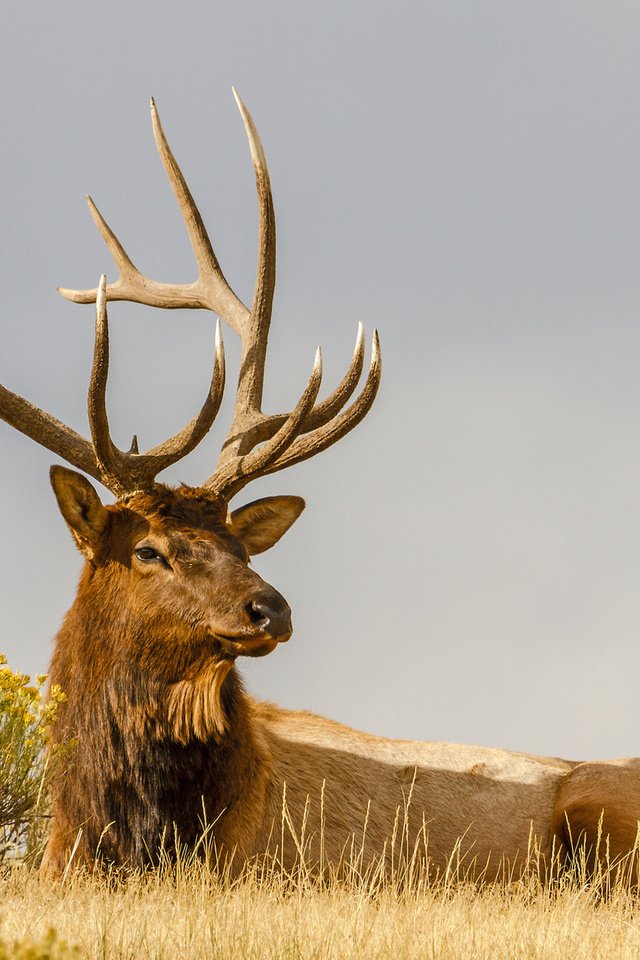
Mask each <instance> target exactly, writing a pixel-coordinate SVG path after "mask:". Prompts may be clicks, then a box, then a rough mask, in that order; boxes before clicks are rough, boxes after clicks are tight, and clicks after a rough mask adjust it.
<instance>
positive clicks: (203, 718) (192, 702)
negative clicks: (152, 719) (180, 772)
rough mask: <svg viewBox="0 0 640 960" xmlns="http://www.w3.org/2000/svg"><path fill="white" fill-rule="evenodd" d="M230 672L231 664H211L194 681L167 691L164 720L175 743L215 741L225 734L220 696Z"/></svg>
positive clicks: (211, 662) (175, 685) (177, 685)
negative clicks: (166, 721) (165, 716)
mask: <svg viewBox="0 0 640 960" xmlns="http://www.w3.org/2000/svg"><path fill="white" fill-rule="evenodd" d="M232 668H233V663H232V662H231V660H219V661H218V662H216V661H215V660H211V661H210V662H209V663H207V664H206V666H205V667H204V668H203V669H202V670H201V671H200V672H199V673H198V674H197V675H196V676H195V677H194V679H193V680H180V681H179V682H178V683H174V684H173V685H172V686H171V687H170V689H169V695H168V697H167V719H168V722H169V725H170V727H171V732H172V735H173V737H174V738H175V740H177V742H178V743H183V744H187V743H189V741H190V740H194V739H195V740H202V741H203V742H206V741H207V740H209V739H210V738H213V739H214V740H218V739H219V738H220V737H222V735H223V734H225V733H226V732H227V721H226V717H225V715H224V710H223V709H222V704H221V702H220V693H221V691H222V684H223V683H224V681H225V680H226V679H227V676H228V674H229V671H230V670H231V669H232Z"/></svg>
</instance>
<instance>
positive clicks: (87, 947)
mask: <svg viewBox="0 0 640 960" xmlns="http://www.w3.org/2000/svg"><path fill="white" fill-rule="evenodd" d="M69 957H82V958H84V957H91V958H96V960H97V958H101V960H116V958H117V960H125V958H127V960H134V958H135V960H144V958H154V960H160V958H166V960H176V958H202V960H204V958H220V960H223V958H224V960H227V958H229V960H231V958H234V960H244V958H252V960H258V958H260V960H261V958H273V960H275V958H278V960H279V958H285V960H289V958H291V960H294V958H295V960H302V958H304V960H306V958H310V960H311V958H318V960H320V958H323V960H324V958H327V960H343V958H344V960H347V958H349V960H365V958H366V960H368V958H372V960H373V958H397V960H410V958H422V957H424V958H439V960H440V958H441V960H453V958H456V960H457V958H465V960H466V958H473V960H476V958H477V960H485V958H486V960H502V958H504V960H516V958H538V957H558V958H561V960H578V958H580V960H582V958H584V960H587V958H589V960H593V958H609V957H611V958H619V960H625V958H632V957H633V958H637V957H640V905H639V904H638V899H637V896H635V895H633V894H629V893H628V892H626V891H625V890H624V889H622V888H618V887H616V886H615V885H614V887H613V889H611V890H610V891H609V892H608V895H607V896H602V894H601V891H600V889H599V888H598V886H597V885H596V886H594V885H589V884H584V883H581V882H579V880H576V879H570V878H568V877H565V878H564V879H562V878H561V879H559V880H558V881H556V882H554V883H552V884H551V885H550V886H546V887H543V886H541V885H540V883H539V882H537V881H535V880H523V881H517V882H514V883H512V884H511V885H508V886H505V885H498V884H494V885H488V886H486V887H484V888H482V889H478V888H476V887H474V886H473V885H471V884H465V883H459V882H453V881H452V882H447V881H444V882H439V883H436V884H429V883H428V882H425V883H421V882H419V881H418V882H417V883H416V884H415V887H414V888H413V889H406V888H405V889H404V890H401V889H398V888H397V887H396V888H394V887H393V886H388V885H387V886H383V887H379V886H378V887H376V885H373V886H371V885H367V884H366V883H364V882H358V881H353V882H351V883H345V882H341V883H334V884H332V885H329V886H325V887H324V888H322V887H320V886H318V885H317V884H316V885H314V884H313V883H311V882H309V881H308V880H305V879H304V878H301V879H298V880H297V881H295V882H293V881H291V880H290V879H289V880H283V879H282V878H281V877H280V878H278V877H277V876H275V875H274V876H265V874H264V872H263V873H262V874H260V873H258V871H257V870H253V871H251V872H249V874H248V875H247V876H245V877H244V878H243V879H241V880H238V881H235V882H229V881H222V880H220V879H217V878H216V876H215V875H214V874H212V873H211V872H210V871H209V870H208V868H206V867H205V866H204V865H202V864H200V865H198V864H193V863H192V864H191V865H188V866H186V867H184V868H183V867H181V866H179V867H178V868H177V869H169V870H164V871H159V872H157V873H155V874H149V875H148V876H146V877H141V876H130V877H128V878H127V879H126V880H123V879H115V878H113V877H112V878H109V877H104V876H103V877H98V876H94V877H91V876H82V875H79V874H69V875H68V876H67V877H66V878H65V879H64V881H62V882H60V881H57V882H48V881H47V882H44V881H39V880H38V877H37V874H36V873H35V871H32V870H30V869H29V868H28V867H26V866H24V865H15V866H10V867H8V868H6V870H5V873H4V875H3V877H2V879H1V881H0V960H5V958H15V960H39V958H43V960H44V958H69Z"/></svg>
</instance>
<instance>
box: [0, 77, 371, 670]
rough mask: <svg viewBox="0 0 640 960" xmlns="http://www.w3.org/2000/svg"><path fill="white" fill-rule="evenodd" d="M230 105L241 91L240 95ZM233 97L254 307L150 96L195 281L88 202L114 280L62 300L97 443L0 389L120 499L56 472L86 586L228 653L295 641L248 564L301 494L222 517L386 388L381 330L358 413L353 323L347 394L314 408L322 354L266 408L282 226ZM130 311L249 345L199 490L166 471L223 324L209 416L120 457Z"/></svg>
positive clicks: (19, 419) (184, 438)
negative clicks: (149, 270) (83, 347)
mask: <svg viewBox="0 0 640 960" xmlns="http://www.w3.org/2000/svg"><path fill="white" fill-rule="evenodd" d="M234 95H235V91H234ZM235 96H236V101H237V103H238V107H239V109H240V113H241V116H242V119H243V121H244V125H245V129H246V132H247V136H248V140H249V146H250V150H251V155H252V158H253V165H254V169H255V175H256V183H257V192H258V203H259V254H258V269H257V281H256V287H255V292H254V297H253V303H252V305H251V308H250V309H249V308H248V307H246V306H245V305H244V304H243V303H242V302H241V301H240V299H239V298H238V297H237V296H236V294H235V293H234V292H233V290H232V289H231V287H230V286H229V284H228V283H227V281H226V279H225V277H224V275H223V273H222V271H221V269H220V266H219V263H218V260H217V258H216V255H215V253H214V251H213V247H212V244H211V241H210V239H209V237H208V235H207V232H206V230H205V227H204V224H203V222H202V218H201V216H200V213H199V211H198V209H197V207H196V205H195V202H194V200H193V197H192V196H191V193H190V191H189V188H188V186H187V184H186V181H185V179H184V177H183V175H182V172H181V170H180V168H179V166H178V164H177V162H176V160H175V158H174V156H173V154H172V152H171V150H170V148H169V145H168V143H167V140H166V137H165V135H164V132H163V130H162V126H161V124H160V119H159V117H158V113H157V110H156V107H155V104H154V103H153V101H152V102H151V117H152V123H153V131H154V136H155V140H156V145H157V148H158V152H159V154H160V158H161V160H162V163H163V165H164V168H165V171H166V173H167V176H168V178H169V182H170V184H171V187H172V189H173V191H174V193H175V196H176V198H177V200H178V204H179V206H180V210H181V212H182V216H183V218H184V222H185V226H186V229H187V232H188V235H189V239H190V241H191V245H192V248H193V252H194V255H195V260H196V264H197V267H198V277H197V279H196V280H195V281H193V282H192V283H187V284H167V283H161V282H158V281H155V280H151V279H149V278H148V277H145V276H143V275H142V274H141V273H140V272H139V271H138V270H137V268H136V267H135V266H134V264H133V262H132V261H131V259H130V258H129V256H128V255H127V253H126V252H125V250H124V248H123V247H122V245H121V244H120V242H119V240H118V239H117V238H116V236H115V234H114V233H113V232H112V231H111V229H110V228H109V226H108V225H107V223H106V221H105V220H104V219H103V217H102V215H101V214H100V213H99V211H98V209H97V207H96V206H95V204H94V203H93V201H92V200H91V199H90V198H89V201H88V202H89V208H90V210H91V214H92V216H93V218H94V220H95V222H96V225H97V227H98V229H99V231H100V233H101V234H102V236H103V238H104V240H105V242H106V244H107V246H108V248H109V250H110V252H111V254H112V256H113V258H114V260H115V262H116V265H117V267H118V268H119V272H120V276H119V278H118V279H117V281H116V282H115V283H112V284H107V283H106V279H105V277H104V276H103V277H102V278H101V280H100V283H99V285H98V287H97V288H95V289H92V290H67V289H60V293H61V294H62V295H63V296H64V297H66V298H67V299H69V300H72V301H75V302H76V303H89V302H94V301H95V303H96V329H95V347H94V356H93V369H92V374H91V380H90V385H89V394H88V416H89V426H90V432H91V439H85V438H84V437H82V436H80V435H79V434H77V433H76V432H75V431H73V430H71V429H70V428H69V427H67V426H65V425H64V424H62V423H60V422H59V421H58V420H56V419H54V418H53V417H52V416H50V415H49V414H48V413H46V412H44V411H43V410H40V409H38V408H37V407H35V406H33V405H32V404H31V403H29V402H28V401H27V400H25V399H23V398H22V397H19V396H17V395H16V394H14V393H12V392H11V391H9V390H7V389H6V388H5V387H2V386H0V417H2V419H4V420H6V421H7V423H9V424H11V425H12V426H13V427H15V428H16V429H18V430H20V431H21V432H23V433H25V434H27V435H28V436H30V437H31V438H32V439H34V440H36V441H37V442H38V443H41V444H43V445H44V446H46V447H48V449H50V450H52V451H53V452H54V453H56V454H57V455H59V456H60V457H62V458H63V459H64V460H66V461H67V462H68V463H69V464H71V465H72V466H74V467H76V468H77V469H79V470H81V471H83V472H84V473H86V474H89V476H91V477H94V478H95V479H96V480H99V481H100V482H101V483H102V484H103V485H104V486H105V487H107V488H108V489H109V490H110V491H111V492H112V493H113V494H114V495H115V497H116V503H115V504H113V505H111V506H103V505H102V503H101V502H100V499H99V497H98V494H97V493H96V491H95V490H94V488H93V487H92V486H91V484H90V483H89V481H88V480H86V479H85V478H84V477H83V476H82V475H80V474H78V473H76V472H74V471H71V470H68V469H66V468H63V467H53V468H52V471H51V477H52V483H53V487H54V491H55V494H56V497H57V499H58V504H59V506H60V509H61V511H62V514H63V516H64V518H65V520H66V522H67V524H68V525H69V527H70V529H71V531H72V534H73V536H74V538H75V540H76V542H77V544H78V546H79V547H80V549H81V551H82V553H83V554H84V556H85V558H86V561H87V565H88V567H87V572H86V577H88V578H89V579H91V580H92V582H94V583H100V582H101V581H102V580H103V581H104V583H105V587H104V589H105V590H107V589H108V590H111V591H113V590H119V593H118V598H119V599H118V601H117V602H118V604H119V609H122V608H126V609H127V610H129V611H130V612H131V616H132V617H134V618H136V617H137V618H138V622H142V623H146V622H147V621H148V626H149V628H150V629H151V627H153V628H154V629H155V630H156V631H158V630H160V631H163V632H164V635H165V636H167V637H171V638H172V640H173V641H175V642H176V643H178V644H180V643H186V642H187V641H194V640H198V641H199V642H200V641H201V642H202V643H209V644H210V646H211V649H212V650H215V651H216V652H217V653H218V655H219V656H220V657H223V658H228V659H233V658H234V657H235V656H237V655H238V654H249V655H260V654H264V653H268V652H270V650H272V649H273V648H274V647H275V646H276V644H277V643H278V642H279V641H283V640H287V639H288V638H289V636H290V634H291V620H290V611H289V607H288V606H287V604H286V602H285V600H284V599H283V598H282V597H281V596H280V594H279V593H278V592H277V591H276V590H274V589H273V587H270V586H269V585H268V584H266V583H265V582H264V581H263V580H262V579H261V578H260V577H259V576H258V575H257V574H256V573H255V572H254V571H252V570H251V569H250V568H249V567H248V560H249V558H250V557H251V556H253V555H254V554H257V553H260V552H261V551H263V550H266V549H267V548H268V547H270V546H271V545H272V544H273V543H275V542H276V541H277V540H278V539H279V538H280V537H281V536H282V535H283V534H284V532H285V531H286V530H287V529H288V527H289V526H290V525H291V524H292V523H293V522H294V520H295V519H296V518H297V516H298V515H299V514H300V512H301V511H302V509H303V507H304V501H303V500H301V499H300V498H299V497H271V498H267V499H265V500H259V501H256V502H254V503H251V504H248V505H247V506H245V507H241V508H240V509H237V510H234V511H232V512H229V510H228V504H229V501H230V499H231V498H232V497H233V496H235V495H236V494H237V493H238V492H239V491H240V490H241V489H242V488H243V487H244V486H245V485H246V484H247V483H248V482H249V481H250V480H252V479H254V478H257V477H260V476H264V475H266V474H269V473H274V472H275V471H277V470H281V469H282V468H284V467H287V466H289V465H291V464H295V463H299V462H300V461H302V460H305V459H307V458H308V457H311V456H313V455H315V454H316V453H319V452H320V451H322V450H324V449H326V448H327V447H329V446H330V445H331V444H333V443H335V442H336V441H337V440H339V439H340V438H341V437H342V436H344V435H345V434H346V433H347V432H348V431H349V430H351V429H353V427H354V426H355V425H356V424H357V423H358V422H359V421H360V420H361V419H362V418H363V417H364V416H365V414H366V413H367V412H368V410H369V409H370V407H371V405H372V403H373V400H374V398H375V395H376V391H377V389H378V384H379V381H380V372H381V366H380V354H379V344H378V339H377V334H376V333H375V332H374V337H373V344H372V353H371V365H370V369H369V373H368V376H367V378H366V381H365V383H364V386H363V388H362V390H361V391H360V393H359V395H358V396H357V398H356V399H355V401H353V402H351V403H350V404H349V401H350V399H351V397H352V395H353V394H354V392H355V390H356V387H357V385H358V382H359V380H360V376H361V373H362V368H363V361H364V339H363V330H362V325H360V327H359V331H358V337H357V341H356V347H355V351H354V354H353V358H352V360H351V362H350V364H349V368H348V370H347V372H346V374H345V376H344V377H343V379H342V381H341V383H340V384H339V385H338V387H337V388H336V389H335V390H334V391H333V392H332V393H331V394H330V395H329V396H328V397H327V398H326V399H324V400H323V401H322V402H317V397H318V392H319V389H320V381H321V356H320V350H319V349H318V351H317V353H316V357H315V361H314V364H313V369H312V372H311V376H310V378H309V381H308V383H307V386H306V388H305V389H304V391H303V393H302V395H301V397H300V399H299V400H298V402H297V404H296V405H295V406H294V408H293V410H292V411H291V412H289V413H277V414H266V413H264V412H263V411H262V393H263V383H264V369H265V360H266V351H267V338H268V333H269V326H270V321H271V309H272V301H273V293H274V286H275V220H274V212H273V202H272V197H271V187H270V182H269V174H268V170H267V164H266V160H265V157H264V152H263V148H262V144H261V142H260V138H259V136H258V133H257V131H256V129H255V126H254V124H253V121H252V119H251V116H250V115H249V113H248V111H247V109H246V107H245V106H244V104H243V103H242V101H241V100H240V98H239V97H238V96H237V95H235ZM112 300H130V301H135V302H138V303H144V304H147V305H149V306H154V307H165V308H169V309H174V308H178V307H183V308H184V307H188V308H193V309H197V308H202V309H207V310H211V311H212V312H213V313H215V314H217V315H218V316H219V317H221V318H222V319H223V320H225V321H226V322H227V323H228V324H229V326H230V327H231V328H232V329H233V330H234V331H235V333H236V334H238V336H239V337H240V338H241V342H242V356H241V363H240V372H239V378H238V386H237V392H236V401H235V410H234V414H233V420H232V423H231V428H230V430H229V433H228V435H227V437H226V440H225V441H224V443H223V445H222V451H221V453H220V456H219V460H218V463H217V466H216V468H215V470H214V472H213V473H212V474H211V476H210V477H209V478H208V479H206V480H205V481H204V483H203V484H202V485H201V486H200V487H198V488H196V489H191V488H186V487H183V488H178V489H176V490H171V489H170V488H168V487H166V486H164V485H162V484H158V483H157V482H156V476H157V475H158V473H160V471H162V470H163V469H165V468H166V467H168V466H169V465H171V464H174V463H176V462H177V461H178V460H180V459H181V458H182V457H184V456H186V454H188V453H189V452H190V451H191V450H193V449H194V448H195V446H196V445H197V444H198V443H199V442H200V441H201V440H202V438H203V437H204V436H205V434H206V433H207V431H208V430H209V428H210V427H211V425H212V423H213V421H214V419H215V417H216V415H217V413H218V409H219V406H220V402H221V399H222V393H223V388H224V379H225V363H224V350H223V343H222V337H221V334H220V321H219V320H218V321H217V327H216V341H215V357H214V363H213V374H212V379H211V384H210V386H209V390H208V393H207V396H206V399H205V401H204V403H203V405H202V408H201V410H200V412H199V413H198V414H197V416H196V417H194V419H193V420H192V421H191V422H190V423H189V424H187V426H185V427H184V428H183V429H182V430H181V431H179V433H177V434H176V435H175V436H173V437H171V438H170V439H168V440H165V441H164V442H163V443H160V444H158V445H157V446H155V447H153V448H152V449H150V450H147V451H146V452H144V453H140V452H139V450H138V442H137V439H136V437H134V439H133V443H132V445H131V448H130V450H128V451H123V450H120V449H118V448H117V447H116V445H115V444H114V442H113V440H112V439H111V436H110V432H109V422H108V417H107V410H106V386H107V374H108V364H109V332H108V320H107V302H108V301H112Z"/></svg>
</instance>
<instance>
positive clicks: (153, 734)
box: [50, 488, 266, 866]
mask: <svg viewBox="0 0 640 960" xmlns="http://www.w3.org/2000/svg"><path fill="white" fill-rule="evenodd" d="M109 511H110V515H111V516H110V524H109V529H108V530H107V531H106V533H105V537H104V543H102V544H101V545H100V549H99V550H98V551H96V553H97V557H96V559H95V560H93V561H91V562H89V561H87V562H86V564H85V567H84V570H83V572H82V575H81V580H80V585H79V589H78V594H77V597H76V600H75V602H74V604H73V606H72V607H71V609H70V610H69V612H68V614H67V616H66V617H65V620H64V623H63V625H62V628H61V630H60V632H59V634H58V637H57V638H56V649H55V653H54V657H53V661H52V666H51V673H50V677H51V682H52V683H57V684H59V685H60V686H61V688H62V689H63V690H64V691H65V693H66V695H67V702H66V703H65V704H64V707H63V710H62V712H61V715H60V718H59V720H58V721H57V729H56V730H55V731H54V735H55V739H56V741H58V742H60V741H63V740H68V739H69V738H70V737H72V738H74V740H75V741H76V745H75V747H74V749H73V752H72V759H71V765H72V771H71V773H68V774H67V776H66V777H65V779H64V781H63V783H62V784H61V787H60V789H61V790H62V792H63V804H62V806H63V807H64V809H65V811H66V818H67V819H68V821H69V825H70V829H71V826H72V825H73V824H76V825H77V824H79V823H81V824H83V839H82V846H83V847H85V854H86V856H87V858H88V859H90V858H91V857H92V856H93V855H95V850H96V847H97V845H98V842H100V844H101V852H102V855H103V856H104V857H105V858H106V859H108V860H113V861H115V862H120V863H122V862H125V861H127V862H129V863H131V864H132V865H139V866H142V865H144V863H146V862H149V859H152V860H153V856H154V855H153V852H152V851H151V850H150V849H149V841H150V840H151V839H152V838H153V839H152V842H153V840H156V841H159V840H160V838H161V836H162V835H163V834H164V837H165V841H164V842H165V846H171V845H172V844H173V840H174V836H175V835H176V834H177V836H178V837H179V838H180V841H181V842H182V843H185V844H187V845H193V844H194V843H195V842H196V840H197V837H198V836H199V835H200V834H201V833H202V829H203V825H204V823H205V822H206V823H209V824H211V823H213V822H214V821H216V829H215V834H216V840H217V842H222V843H223V844H224V843H226V844H227V846H228V847H229V848H231V847H232V846H233V845H234V843H235V839H234V838H233V837H232V836H227V835H226V834H227V833H228V831H225V821H227V820H228V821H229V822H231V821H235V820H236V819H237V818H238V816H240V811H239V810H237V809H236V807H237V806H238V804H239V803H242V804H243V805H246V804H247V803H251V804H252V805H253V806H254V809H256V807H257V809H259V808H260V806H261V803H260V801H261V796H262V790H263V783H264V779H265V772H264V768H265V764H266V756H265V752H264V750H263V749H262V748H261V746H260V744H259V741H258V740H257V739H256V734H255V732H254V729H253V724H252V720H251V708H250V703H249V699H248V698H247V696H246V694H245V693H244V690H243V687H242V682H241V680H240V678H239V676H238V674H237V671H236V669H235V662H234V660H232V659H230V658H229V656H228V654H226V653H225V651H224V650H223V648H222V647H221V645H220V643H219V642H218V641H217V640H216V639H215V637H212V636H211V634H210V632H209V631H208V629H207V627H206V625H205V623H204V617H203V616H200V619H198V617H197V616H196V610H195V605H196V604H197V603H204V602H205V601H206V602H213V601H210V600H209V598H208V596H207V592H206V589H205V586H206V585H205V586H203V585H201V584H198V583H196V584H195V586H194V584H193V582H192V579H193V578H189V577H187V578H185V584H182V585H178V586H180V589H176V590H174V591H173V593H172V592H171V589H170V588H172V587H175V586H176V585H175V583H174V582H173V580H175V579H176V578H175V577H173V579H172V577H171V576H169V575H168V574H167V576H165V571H163V570H160V571H159V574H160V576H159V578H158V582H157V583H154V582H153V581H152V580H150V578H149V577H148V576H146V575H145V574H143V575H142V576H138V575H137V573H136V571H135V569H134V565H133V564H132V563H131V562H130V553H131V549H132V545H133V544H135V542H137V540H138V539H139V536H140V532H141V530H142V532H143V533H144V530H145V524H146V525H147V526H149V528H150V529H151V530H152V531H155V532H156V535H157V536H158V530H161V531H162V534H163V536H164V537H165V541H164V542H166V543H167V544H169V546H170V549H174V550H175V549H177V548H176V544H178V545H181V544H182V545H183V546H184V544H183V540H186V542H187V544H191V545H192V546H193V550H194V551H196V552H197V550H198V548H199V544H200V541H201V540H203V541H204V546H205V547H206V548H207V549H209V548H210V545H211V543H213V542H214V541H215V545H216V547H220V550H221V551H222V553H223V560H221V561H220V564H221V565H222V567H224V566H225V562H226V561H225V557H226V558H227V559H228V560H229V563H231V561H234V560H235V557H234V555H233V550H234V549H236V548H235V547H234V545H233V544H231V545H229V544H226V547H227V548H228V549H229V550H230V551H231V553H230V554H229V553H227V554H225V543H226V541H225V537H226V533H225V528H224V517H225V516H226V505H220V504H218V503H217V502H216V501H207V500H206V498H204V497H202V496H201V495H200V494H199V493H198V492H197V491H192V490H189V489H185V490H180V491H171V490H169V489H168V488H161V489H160V491H159V492H158V493H154V494H153V495H150V494H145V495H136V497H135V498H131V499H130V500H128V501H125V502H123V503H119V504H116V505H115V506H114V507H111V508H109ZM160 521H161V524H160ZM218 540H219V541H221V544H222V546H220V544H218ZM214 553H215V551H214ZM229 558H230V559H229ZM170 561H171V562H172V563H174V565H175V568H176V570H178V567H179V563H178V561H176V560H175V559H174V556H173V554H171V555H170ZM181 562H182V563H183V566H185V567H186V568H187V569H188V570H191V568H192V567H193V566H197V565H198V563H199V562H200V561H196V560H194V558H193V557H190V558H189V557H186V558H182V561H181ZM238 565H239V566H240V567H242V568H243V569H246V564H244V563H239V562H238ZM201 566H202V564H201ZM231 569H232V571H235V563H231ZM206 572H207V571H206V570H204V571H203V570H202V569H200V568H199V574H198V575H199V576H204V575H205V574H206ZM154 573H155V571H152V576H153V574H154ZM248 573H251V571H248ZM255 576H256V577H257V575H255ZM258 579H259V578H258ZM193 594H195V599H194V596H193ZM213 595H214V598H215V589H214V590H213ZM203 597H204V600H203ZM221 600H222V603H221V607H222V609H223V610H225V609H226V607H227V606H228V605H229V604H230V603H231V601H230V600H229V598H228V597H227V598H225V597H223V598H221ZM89 797H90V798H91V799H90V803H89V802H88V800H87V798H89ZM204 798H206V801H205V799H204ZM240 798H242V799H240ZM254 816H255V814H254ZM244 819H245V824H246V816H245V818H244ZM109 824H111V826H110V827H109V829H108V830H107V832H106V833H105V835H104V836H103V837H102V840H100V837H101V835H102V833H103V831H104V830H105V828H106V827H107V825H109Z"/></svg>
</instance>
